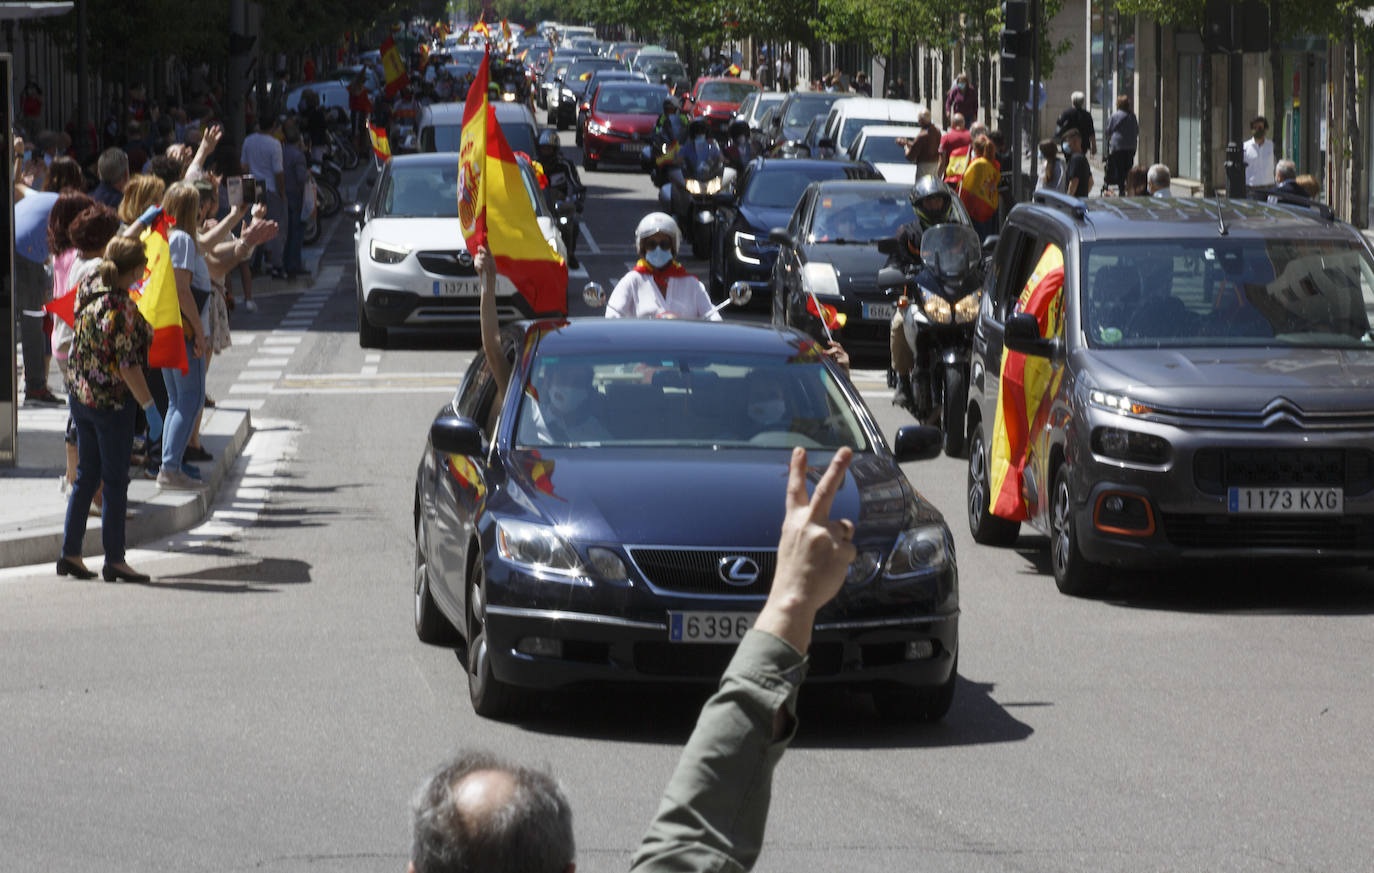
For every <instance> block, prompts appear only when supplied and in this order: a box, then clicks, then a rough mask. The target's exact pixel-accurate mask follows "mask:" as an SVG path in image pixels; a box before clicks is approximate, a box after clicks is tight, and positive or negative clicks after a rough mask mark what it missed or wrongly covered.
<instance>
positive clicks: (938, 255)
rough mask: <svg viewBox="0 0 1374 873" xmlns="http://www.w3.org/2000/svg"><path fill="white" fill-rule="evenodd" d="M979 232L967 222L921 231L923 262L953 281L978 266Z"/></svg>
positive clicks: (942, 225)
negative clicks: (966, 223)
mask: <svg viewBox="0 0 1374 873" xmlns="http://www.w3.org/2000/svg"><path fill="white" fill-rule="evenodd" d="M980 257H981V252H980V251H979V244H978V233H977V232H976V231H975V230H974V229H973V228H971V227H969V226H967V225H964V224H937V225H936V226H935V227H932V228H931V229H930V230H927V231H926V232H925V233H923V234H921V262H922V263H924V264H925V265H926V266H928V267H929V268H931V269H932V270H934V271H935V272H936V273H937V274H938V275H939V276H940V278H941V280H943V281H944V282H953V281H956V280H958V279H960V278H962V277H964V276H967V275H969V273H970V272H971V271H972V270H973V269H974V267H976V266H977V265H978V262H979V259H980Z"/></svg>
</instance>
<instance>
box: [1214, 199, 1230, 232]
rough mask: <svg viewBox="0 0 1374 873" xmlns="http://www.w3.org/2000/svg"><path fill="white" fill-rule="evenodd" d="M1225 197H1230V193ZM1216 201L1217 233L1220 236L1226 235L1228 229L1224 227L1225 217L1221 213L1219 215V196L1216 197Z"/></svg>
mask: <svg viewBox="0 0 1374 873" xmlns="http://www.w3.org/2000/svg"><path fill="white" fill-rule="evenodd" d="M1227 199H1228V200H1229V199H1230V195H1229V194H1228V195H1227ZM1216 203H1217V233H1219V234H1221V235H1222V236H1226V235H1227V234H1228V233H1229V232H1230V231H1228V230H1227V228H1226V219H1225V218H1223V217H1222V215H1221V198H1219V197H1218V198H1217V201H1216Z"/></svg>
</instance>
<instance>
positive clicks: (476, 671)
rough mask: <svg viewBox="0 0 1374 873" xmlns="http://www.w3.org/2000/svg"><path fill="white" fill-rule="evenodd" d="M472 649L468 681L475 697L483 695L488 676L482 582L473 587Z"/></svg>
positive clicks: (469, 655) (469, 659)
mask: <svg viewBox="0 0 1374 873" xmlns="http://www.w3.org/2000/svg"><path fill="white" fill-rule="evenodd" d="M471 599H472V647H471V650H470V651H469V653H468V679H469V681H470V683H471V685H472V693H473V696H474V697H480V696H481V694H482V686H483V684H484V683H483V680H484V678H485V677H486V675H487V622H486V609H485V607H484V606H483V605H482V587H481V584H480V580H478V582H477V583H474V584H473V586H472V595H471Z"/></svg>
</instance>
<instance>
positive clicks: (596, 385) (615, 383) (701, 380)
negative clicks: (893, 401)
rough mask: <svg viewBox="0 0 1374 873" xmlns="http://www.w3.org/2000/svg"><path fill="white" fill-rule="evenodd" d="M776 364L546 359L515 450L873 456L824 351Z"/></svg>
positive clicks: (537, 366)
mask: <svg viewBox="0 0 1374 873" xmlns="http://www.w3.org/2000/svg"><path fill="white" fill-rule="evenodd" d="M804 343H805V344H804V345H801V346H800V347H799V348H798V349H797V352H796V354H794V355H793V356H791V357H788V358H782V357H778V356H776V355H744V354H733V353H730V354H726V353H718V354H710V353H692V354H675V353H672V352H667V353H656V352H610V353H601V354H590V355H576V356H557V357H555V356H551V355H550V356H543V357H541V358H539V359H538V360H536V361H535V363H534V366H533V367H532V368H531V371H530V378H529V382H528V384H527V385H526V386H525V391H524V395H523V396H522V398H521V401H520V417H519V419H518V422H517V426H516V431H515V443H516V445H517V446H519V447H543V446H587V445H596V446H626V447H630V446H665V447H701V448H713V447H720V446H728V447H739V448H771V449H776V448H791V447H794V446H803V447H805V448H808V449H811V448H817V449H836V448H839V447H841V446H849V447H851V448H853V449H854V450H855V451H866V450H868V449H869V442H868V438H867V436H866V435H865V433H864V429H863V427H862V425H860V423H859V416H858V415H857V414H856V412H855V410H854V408H853V407H852V406H851V405H850V403H849V400H848V398H847V397H846V396H845V393H844V391H843V390H842V389H841V388H840V385H839V383H838V382H837V381H836V379H835V377H834V376H833V375H832V374H831V372H830V371H829V370H828V369H826V367H825V366H824V364H822V363H821V359H820V357H819V351H818V347H817V346H815V345H814V344H813V343H811V342H810V341H804Z"/></svg>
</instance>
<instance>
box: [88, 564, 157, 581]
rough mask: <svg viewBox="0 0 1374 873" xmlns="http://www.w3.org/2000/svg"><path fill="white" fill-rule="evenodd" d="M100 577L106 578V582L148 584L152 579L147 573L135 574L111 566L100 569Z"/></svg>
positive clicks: (107, 565)
mask: <svg viewBox="0 0 1374 873" xmlns="http://www.w3.org/2000/svg"><path fill="white" fill-rule="evenodd" d="M91 575H92V576H94V575H95V574H94V573H92V574H91ZM100 575H101V576H103V577H105V581H106V582H147V581H149V580H150V579H151V578H152V577H150V576H149V575H148V574H147V573H134V572H132V571H130V570H120V569H119V568H117V567H111V566H110V565H109V564H106V565H105V566H103V567H101V568H100Z"/></svg>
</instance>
